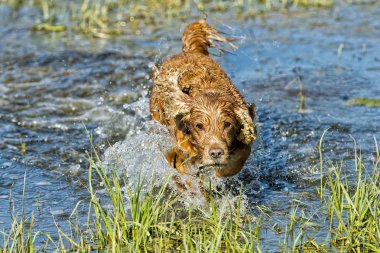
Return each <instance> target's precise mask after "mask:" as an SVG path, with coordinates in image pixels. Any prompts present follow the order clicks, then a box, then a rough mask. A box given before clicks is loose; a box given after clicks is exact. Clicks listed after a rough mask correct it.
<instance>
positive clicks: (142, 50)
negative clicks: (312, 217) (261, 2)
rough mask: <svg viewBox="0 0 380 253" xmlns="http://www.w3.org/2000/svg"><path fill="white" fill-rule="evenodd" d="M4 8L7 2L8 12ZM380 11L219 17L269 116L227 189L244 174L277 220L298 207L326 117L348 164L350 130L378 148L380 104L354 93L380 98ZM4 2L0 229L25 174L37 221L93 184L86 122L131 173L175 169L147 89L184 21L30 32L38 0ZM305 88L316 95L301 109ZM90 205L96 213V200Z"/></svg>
mask: <svg viewBox="0 0 380 253" xmlns="http://www.w3.org/2000/svg"><path fill="white" fill-rule="evenodd" d="M0 7H1V8H0V13H5V14H6V13H8V12H9V8H7V7H4V6H0ZM379 13H380V12H379V6H378V5H377V6H376V5H374V6H372V8H369V7H368V6H365V5H364V6H355V5H354V6H339V7H336V8H334V9H332V10H319V11H318V12H313V11H308V12H306V13H301V14H297V15H296V14H294V15H292V14H270V15H268V17H267V18H263V19H256V20H253V19H251V20H246V21H243V20H238V19H235V20H234V19H231V18H230V16H229V15H230V14H228V13H227V14H225V15H224V16H223V17H221V18H219V17H217V18H215V19H213V18H212V17H210V19H209V22H210V23H211V24H217V25H219V27H220V28H221V29H225V30H227V32H229V33H230V34H233V35H237V36H242V38H241V39H240V41H239V42H238V43H240V47H239V49H238V50H237V51H236V52H234V54H226V55H224V56H223V57H220V58H217V61H218V62H220V64H222V65H223V66H224V67H225V69H226V70H227V72H228V73H229V74H230V75H231V77H232V79H233V80H234V82H235V83H236V85H237V86H238V88H239V89H240V90H241V91H242V92H243V94H244V96H245V97H246V98H247V99H248V100H250V101H254V102H255V103H256V105H257V115H258V116H257V122H258V126H259V138H258V140H257V141H256V143H255V144H253V151H252V155H251V157H250V158H249V160H248V162H247V164H246V166H245V168H244V170H243V171H242V173H240V174H239V175H238V176H236V177H235V178H231V179H226V180H224V181H222V184H223V186H224V187H225V188H227V189H229V190H230V191H231V192H234V191H236V190H237V189H238V187H240V184H241V183H243V187H244V193H245V195H246V196H248V197H249V199H250V201H251V203H252V204H253V203H259V204H264V205H266V206H268V207H269V208H270V209H271V211H272V212H273V217H274V219H276V218H275V217H281V216H283V215H284V214H286V215H287V211H288V210H289V205H290V202H287V200H290V199H291V198H292V196H296V195H297V194H303V195H304V194H305V193H307V192H313V191H314V188H315V180H316V179H318V175H317V173H318V169H317V167H316V166H315V165H316V164H318V161H319V155H318V150H317V148H318V142H319V139H320V136H321V135H322V132H323V131H324V130H325V129H327V128H329V129H330V130H329V132H328V133H327V135H326V138H325V141H324V145H323V152H324V155H325V159H329V160H332V161H340V160H341V159H344V160H345V163H346V164H350V162H351V159H352V157H353V148H354V142H353V138H354V139H356V141H357V143H358V145H359V147H360V149H361V151H362V153H363V154H365V157H369V158H370V157H371V154H372V152H373V151H374V141H373V139H374V137H376V138H377V139H378V140H380V138H379V137H380V136H379V128H380V124H379V122H380V113H379V109H376V108H366V107H348V106H346V105H345V103H346V102H348V101H349V100H351V99H354V98H358V97H366V98H367V97H368V98H379V97H380V83H379V76H380V75H379V71H378V70H379V68H380V58H379V54H378V52H380V43H379V40H380V39H379V36H378V28H379V25H380V24H379V22H380V21H379V20H380V18H379ZM5 14H4V15H2V17H1V19H0V22H1V24H2V26H1V27H0V36H1V38H2V39H1V41H0V152H1V154H0V168H1V170H0V228H6V227H8V226H9V222H10V219H9V217H10V212H11V210H12V206H13V204H14V205H16V209H17V210H20V208H21V207H20V206H19V203H20V200H21V195H22V185H23V180H24V177H25V180H26V194H25V196H26V199H25V208H26V211H27V213H28V214H30V213H31V212H32V211H33V210H34V211H35V212H37V213H38V216H37V221H36V226H37V228H36V229H41V230H44V231H48V232H54V231H56V229H55V228H54V225H53V224H54V223H53V222H52V221H53V217H54V218H55V219H56V220H58V221H65V220H67V218H68V216H69V215H70V212H71V210H72V209H73V208H74V206H75V204H76V202H77V201H79V200H81V199H85V198H86V197H87V196H88V193H87V189H86V185H87V183H86V181H87V175H86V172H87V162H86V152H88V151H89V150H90V141H89V139H88V136H87V134H86V130H85V129H86V128H87V129H88V130H89V131H90V132H92V133H93V135H94V143H95V145H96V146H97V148H99V150H100V151H101V152H102V153H105V154H103V155H104V162H105V164H106V165H109V163H111V160H112V159H111V158H110V157H111V152H112V151H111V150H113V151H114V152H116V153H117V154H119V156H120V158H121V161H122V163H123V164H124V165H125V166H124V167H125V168H128V169H129V171H130V173H128V175H129V176H130V177H134V176H136V175H138V173H140V170H134V171H133V169H136V168H138V167H139V166H138V165H140V168H143V171H142V172H141V173H144V174H146V176H150V174H149V173H156V175H163V174H165V175H167V170H168V168H167V166H166V164H165V161H164V159H163V157H162V152H161V150H162V149H165V148H167V147H169V146H170V145H171V140H170V138H169V137H168V136H165V134H162V133H163V132H165V131H164V130H162V129H160V127H159V126H154V124H153V126H152V123H151V122H149V115H148V110H147V107H148V101H149V99H148V96H149V94H148V90H149V87H150V86H151V80H150V75H151V67H152V66H153V65H154V64H155V63H158V62H159V60H160V59H162V58H163V57H166V56H168V55H171V54H173V53H175V52H178V51H179V50H180V47H181V46H180V32H179V31H180V30H181V29H183V27H184V26H185V24H178V23H176V24H175V23H169V24H167V25H166V26H162V27H160V29H158V30H159V31H157V32H156V33H153V34H149V33H142V34H141V35H139V36H136V35H134V36H120V37H117V38H114V39H110V40H101V39H97V40H94V39H91V38H88V37H84V36H79V35H74V34H69V33H67V34H65V33H62V34H44V33H35V32H31V31H30V30H29V29H28V27H30V24H31V20H32V16H33V15H35V13H34V12H33V9H31V10H30V11H29V12H25V15H24V16H23V17H20V16H17V15H16V16H13V15H5ZM231 15H232V14H231ZM232 20H233V21H232ZM376 34H377V35H376ZM338 48H343V49H342V50H341V51H340V52H338ZM301 86H302V90H301V91H300V87H301ZM300 92H302V95H303V96H304V98H305V106H306V110H304V111H301V112H300V111H299V110H297V108H299V106H300ZM157 129H160V130H159V132H160V133H161V134H157V132H155V131H158V130H157ZM108 142H109V143H111V144H114V145H113V147H112V149H107V147H108ZM115 143H116V144H115ZM23 144H25V147H26V152H25V154H24V155H23V152H22V150H21V145H23ZM367 162H368V163H370V162H371V161H370V160H368V161H367ZM131 170H132V171H131ZM347 173H350V172H349V171H347ZM10 190H11V191H12V197H13V204H12V203H11V204H10V203H9V200H8V195H9V192H10ZM237 192H238V190H237ZM311 196H312V195H311ZM279 203H281V204H279ZM310 203H311V204H310V205H312V203H313V197H310ZM36 210H38V211H36ZM80 217H81V218H82V219H85V218H86V208H85V207H83V210H81V213H80ZM62 226H65V225H64V223H62ZM268 245H271V244H270V243H268ZM273 245H276V246H277V245H278V244H277V242H273Z"/></svg>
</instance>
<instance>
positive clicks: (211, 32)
mask: <svg viewBox="0 0 380 253" xmlns="http://www.w3.org/2000/svg"><path fill="white" fill-rule="evenodd" d="M182 43H183V46H182V51H183V52H184V53H202V54H204V55H209V54H210V53H209V51H208V48H209V47H215V48H218V50H219V51H220V52H226V51H227V50H225V49H223V48H222V47H221V45H220V44H219V43H226V44H228V45H229V46H230V47H232V48H233V49H236V46H235V45H234V44H232V42H231V40H230V39H228V38H225V37H224V36H223V35H222V34H221V32H219V31H218V30H216V29H215V28H213V27H211V26H210V25H208V24H207V23H206V21H205V20H204V19H201V20H199V21H198V22H195V23H192V24H190V25H188V26H187V27H186V29H185V31H184V32H183V35H182Z"/></svg>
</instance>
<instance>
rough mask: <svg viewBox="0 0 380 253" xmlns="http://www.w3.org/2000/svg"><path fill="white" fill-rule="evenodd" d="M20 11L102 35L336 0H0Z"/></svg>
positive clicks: (41, 24) (41, 21)
mask: <svg viewBox="0 0 380 253" xmlns="http://www.w3.org/2000/svg"><path fill="white" fill-rule="evenodd" d="M1 3H3V4H7V5H11V6H13V7H14V8H15V10H16V11H17V10H18V9H20V8H21V7H22V6H34V7H36V8H39V9H41V11H42V14H41V16H40V17H38V18H37V19H36V20H35V25H34V26H33V30H36V31H46V32H64V31H76V32H82V33H89V34H92V35H94V36H97V37H101V38H109V37H111V36H114V35H118V34H129V33H131V32H135V31H136V30H137V28H144V29H145V28H146V25H156V24H158V23H163V22H166V21H168V20H173V19H175V20H186V19H188V18H189V17H193V18H194V15H197V17H198V18H203V17H205V16H206V14H208V15H210V14H211V13H213V14H215V13H216V12H219V13H223V12H227V11H229V12H232V13H235V14H236V17H237V18H239V17H249V16H255V15H259V14H261V13H265V12H268V11H273V10H289V9H290V8H292V7H310V6H314V7H331V6H333V4H334V2H333V0H248V1H243V0H238V1H221V0H214V1H192V0H157V1H154V0H137V1H132V0H77V1H58V0H52V1H49V0H0V4H1Z"/></svg>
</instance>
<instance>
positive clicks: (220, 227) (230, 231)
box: [0, 132, 380, 252]
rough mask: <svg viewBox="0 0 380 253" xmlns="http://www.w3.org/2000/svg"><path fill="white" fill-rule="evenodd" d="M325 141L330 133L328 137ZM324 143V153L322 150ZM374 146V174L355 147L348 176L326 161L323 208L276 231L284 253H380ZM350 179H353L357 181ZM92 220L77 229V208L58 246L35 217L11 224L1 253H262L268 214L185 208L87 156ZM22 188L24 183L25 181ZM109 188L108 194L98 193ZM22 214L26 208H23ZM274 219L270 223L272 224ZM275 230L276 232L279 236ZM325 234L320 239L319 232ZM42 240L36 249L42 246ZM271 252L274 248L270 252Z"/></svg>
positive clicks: (294, 214) (227, 202)
mask: <svg viewBox="0 0 380 253" xmlns="http://www.w3.org/2000/svg"><path fill="white" fill-rule="evenodd" d="M324 134H326V132H325V133H324ZM322 144H323V138H321V141H320V145H319V149H320V151H321V150H322ZM375 144H376V151H375V154H374V157H373V169H372V170H371V171H369V170H367V169H366V168H365V167H364V166H363V161H362V157H361V155H360V153H359V154H358V153H357V151H356V147H355V158H354V159H355V164H354V168H353V169H352V173H350V174H349V175H346V174H345V173H344V172H343V171H347V168H345V170H343V163H342V164H338V165H329V164H326V163H324V162H323V159H322V156H321V165H320V166H321V172H322V173H321V185H320V186H319V187H318V189H317V191H316V194H317V193H318V194H320V197H321V200H320V205H319V207H317V208H315V206H314V207H311V206H310V205H309V203H308V202H307V201H306V200H302V199H300V198H294V199H293V200H292V202H291V208H290V211H289V216H288V218H284V219H283V220H282V224H285V225H284V227H283V228H280V227H279V226H276V227H277V228H276V230H277V231H278V232H279V233H278V241H279V252H331V251H333V252H335V251H339V252H380V248H379V245H380V220H379V219H378V215H379V214H380V203H379V199H380V190H379V186H380V181H379V175H380V174H379V170H378V167H379V163H380V154H379V150H378V148H377V143H376V140H375ZM352 177H354V178H355V180H352ZM88 179H89V195H90V201H89V203H88V218H87V222H86V224H79V222H78V220H79V219H78V217H77V216H78V212H77V208H78V206H79V205H81V204H83V203H82V202H78V204H77V206H76V207H75V208H74V210H73V212H72V215H71V216H70V221H69V222H70V229H71V231H70V232H63V231H62V230H61V229H60V228H59V226H58V225H57V233H58V239H55V240H53V239H52V236H51V235H49V234H47V233H43V232H40V231H37V232H36V231H34V230H33V227H34V218H33V215H31V217H30V218H27V217H26V216H25V214H24V212H23V211H22V214H21V216H19V218H17V216H13V217H12V224H11V227H10V229H9V232H5V231H4V232H2V234H3V239H2V245H1V248H0V252H51V251H57V252H262V251H265V248H266V246H265V238H263V231H262V230H263V228H264V227H270V225H269V226H268V224H269V223H271V222H270V219H271V217H270V215H269V216H268V215H266V216H262V217H261V218H260V217H259V218H256V217H254V216H253V215H252V214H251V213H250V212H248V213H247V212H246V211H245V209H244V208H245V207H246V204H244V203H243V202H244V201H243V197H242V194H240V195H238V196H237V198H236V201H232V200H231V198H228V197H227V198H222V199H220V198H219V199H218V198H214V197H213V196H212V195H210V197H209V202H207V203H205V204H203V205H193V204H191V203H190V204H189V203H188V204H187V205H184V199H183V197H182V196H181V195H179V194H178V193H176V191H174V190H173V189H172V188H170V187H169V182H170V180H172V179H171V177H169V178H167V179H166V180H165V181H164V182H163V183H162V184H161V186H155V185H154V180H153V181H152V183H147V182H146V181H145V180H144V179H143V177H142V176H141V177H140V180H138V183H137V184H134V186H130V185H131V184H129V182H128V181H126V179H120V178H119V177H118V175H117V174H116V173H115V172H114V171H111V172H110V171H108V170H107V171H106V170H105V169H104V168H103V167H102V164H101V160H100V158H99V156H98V155H97V153H96V152H93V153H92V154H91V156H90V157H89V176H88ZM24 185H25V181H24ZM99 189H105V190H106V192H107V193H106V194H99V193H98V192H99V191H98V190H99ZM22 210H23V208H22ZM268 220H269V221H268ZM274 227H275V226H272V229H274ZM321 232H322V233H321ZM41 238H43V241H45V244H44V245H40V244H41V243H39V244H38V245H37V240H36V239H40V240H39V241H40V242H41ZM270 251H273V248H272V249H270Z"/></svg>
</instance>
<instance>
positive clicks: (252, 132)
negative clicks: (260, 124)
mask: <svg viewBox="0 0 380 253" xmlns="http://www.w3.org/2000/svg"><path fill="white" fill-rule="evenodd" d="M235 115H236V118H237V120H238V121H239V123H240V126H241V129H240V133H239V134H238V136H237V139H238V140H239V141H241V142H243V143H244V144H247V145H249V144H251V143H252V142H253V141H255V140H256V135H257V133H256V126H255V124H254V123H253V119H254V117H255V105H254V104H251V105H250V106H246V105H243V106H238V107H237V108H236V109H235Z"/></svg>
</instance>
